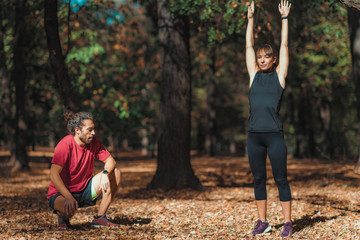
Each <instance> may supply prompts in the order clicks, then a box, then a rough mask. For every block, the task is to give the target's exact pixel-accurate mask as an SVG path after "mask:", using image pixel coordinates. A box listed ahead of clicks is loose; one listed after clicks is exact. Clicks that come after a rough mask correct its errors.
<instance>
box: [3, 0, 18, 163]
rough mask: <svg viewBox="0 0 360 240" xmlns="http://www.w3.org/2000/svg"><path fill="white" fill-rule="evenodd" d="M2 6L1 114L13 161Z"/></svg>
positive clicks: (9, 96) (12, 132) (13, 149)
mask: <svg viewBox="0 0 360 240" xmlns="http://www.w3.org/2000/svg"><path fill="white" fill-rule="evenodd" d="M1 5H2V6H3V8H2V9H1V10H0V24H1V25H0V28H1V29H0V82H1V96H2V98H1V106H2V107H1V116H2V122H3V124H4V134H5V138H4V139H5V143H6V145H7V146H8V149H9V150H10V153H11V157H10V159H11V160H10V161H11V162H13V163H15V126H14V124H13V123H14V117H13V115H12V111H11V105H12V99H11V84H10V79H9V71H8V68H7V65H6V55H5V49H4V36H5V28H4V26H3V25H2V22H3V18H4V16H5V10H6V9H5V8H4V5H3V1H2V2H1Z"/></svg>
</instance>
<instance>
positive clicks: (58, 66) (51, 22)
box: [44, 0, 78, 112]
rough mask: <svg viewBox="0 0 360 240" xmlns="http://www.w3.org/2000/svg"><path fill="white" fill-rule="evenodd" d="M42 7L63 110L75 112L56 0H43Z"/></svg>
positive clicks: (75, 105) (76, 108) (51, 61)
mask: <svg viewBox="0 0 360 240" xmlns="http://www.w3.org/2000/svg"><path fill="white" fill-rule="evenodd" d="M44 7H45V32H46V40H47V44H48V49H49V56H50V63H51V67H52V69H53V71H54V77H55V81H56V86H57V90H58V94H59V97H60V100H61V101H62V104H63V108H64V112H65V111H66V110H71V111H73V112H77V111H78V105H77V102H76V101H75V99H76V97H75V94H74V91H73V88H72V84H71V80H70V77H69V74H68V69H67V67H66V65H65V58H64V55H63V53H62V49H61V44H60V37H59V24H58V17H57V11H58V7H57V0H46V1H44Z"/></svg>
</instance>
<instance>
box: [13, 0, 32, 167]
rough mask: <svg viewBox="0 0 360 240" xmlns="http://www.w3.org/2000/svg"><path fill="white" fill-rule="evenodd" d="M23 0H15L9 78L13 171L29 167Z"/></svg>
mask: <svg viewBox="0 0 360 240" xmlns="http://www.w3.org/2000/svg"><path fill="white" fill-rule="evenodd" d="M25 3H26V1H25V0H17V1H16V19H15V31H14V57H13V61H14V68H13V71H12V73H11V80H12V81H13V82H15V89H16V90H15V106H16V116H15V124H16V127H15V136H16V137H15V165H14V168H13V171H22V170H28V169H29V163H28V158H27V150H26V147H27V130H28V129H27V121H26V99H25V96H26V91H25V84H26V80H25V79H26V70H25V65H24V53H23V49H24V43H25V42H24V36H25V34H24V32H25Z"/></svg>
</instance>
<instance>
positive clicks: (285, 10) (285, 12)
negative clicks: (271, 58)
mask: <svg viewBox="0 0 360 240" xmlns="http://www.w3.org/2000/svg"><path fill="white" fill-rule="evenodd" d="M290 8H291V3H289V1H287V0H281V3H280V4H279V12H280V14H281V44H280V52H279V66H278V67H277V69H276V71H277V73H278V76H279V81H280V85H281V86H282V87H283V88H284V87H285V78H286V76H287V73H288V67H289V49H288V35H289V26H288V21H289V20H288V16H289V13H290Z"/></svg>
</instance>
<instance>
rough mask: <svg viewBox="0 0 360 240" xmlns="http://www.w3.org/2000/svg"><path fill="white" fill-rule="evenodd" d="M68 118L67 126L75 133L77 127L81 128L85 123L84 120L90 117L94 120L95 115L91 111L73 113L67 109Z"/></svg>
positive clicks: (66, 118)
mask: <svg viewBox="0 0 360 240" xmlns="http://www.w3.org/2000/svg"><path fill="white" fill-rule="evenodd" d="M64 117H65V120H66V127H67V130H68V132H69V134H71V135H75V128H77V127H78V128H80V129H81V127H82V126H83V125H84V124H83V120H86V119H89V120H92V121H94V117H93V116H92V114H91V113H88V112H78V113H73V112H71V111H67V112H65V114H64Z"/></svg>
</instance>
